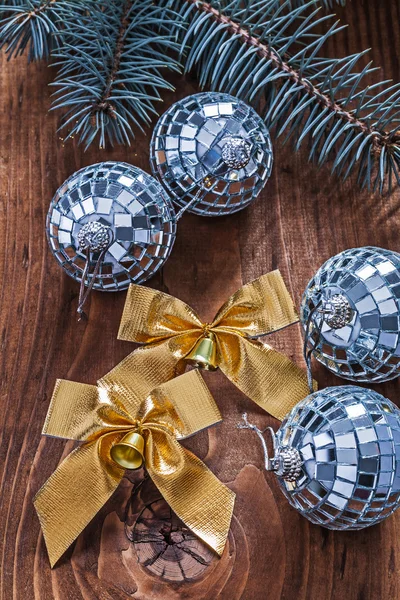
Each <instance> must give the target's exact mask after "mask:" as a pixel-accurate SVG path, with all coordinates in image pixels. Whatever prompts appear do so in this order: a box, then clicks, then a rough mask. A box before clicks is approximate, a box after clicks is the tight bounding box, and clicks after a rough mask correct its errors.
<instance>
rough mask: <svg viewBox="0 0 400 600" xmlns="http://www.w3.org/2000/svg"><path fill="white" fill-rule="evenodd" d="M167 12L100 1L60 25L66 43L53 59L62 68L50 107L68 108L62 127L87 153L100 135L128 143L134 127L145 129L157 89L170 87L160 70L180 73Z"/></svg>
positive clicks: (146, 1)
mask: <svg viewBox="0 0 400 600" xmlns="http://www.w3.org/2000/svg"><path fill="white" fill-rule="evenodd" d="M171 25H174V27H178V24H176V23H175V20H174V19H173V16H172V13H171V12H170V11H169V10H168V9H165V8H162V7H161V8H160V7H158V6H157V5H155V4H153V3H152V1H151V0H135V1H134V2H133V1H132V0H102V2H97V3H96V2H95V3H94V4H93V5H92V6H91V8H90V11H88V13H87V14H86V15H81V16H80V17H79V18H77V16H76V13H74V11H71V13H70V15H66V18H65V19H64V32H63V34H62V39H63V44H62V46H61V47H60V49H59V50H57V51H56V52H54V53H53V57H54V58H55V60H56V63H55V65H56V66H57V67H58V68H59V72H58V75H57V78H56V80H55V83H54V85H55V86H57V88H58V90H57V92H56V94H55V96H56V99H55V101H54V103H53V107H52V108H53V109H56V108H62V109H67V112H66V114H65V115H64V117H63V121H62V125H61V127H62V128H68V131H69V132H68V135H67V138H68V137H73V136H74V135H79V141H81V142H84V143H85V144H86V147H87V146H89V145H90V144H91V143H92V142H93V140H94V139H95V138H96V137H98V139H99V144H100V147H105V145H106V142H107V141H108V142H110V143H111V144H113V143H114V142H117V143H127V144H130V141H131V139H132V138H133V137H134V132H133V128H132V123H134V124H135V125H136V126H137V127H139V128H140V129H142V123H144V124H147V125H148V124H150V121H151V116H152V115H153V114H156V111H155V108H154V102H156V101H159V100H161V97H160V90H161V89H172V86H171V84H170V83H169V82H168V81H166V79H165V78H164V77H163V76H162V74H161V70H162V69H169V70H175V71H178V70H179V63H178V61H177V59H175V58H173V56H172V55H171V54H168V52H167V51H168V50H170V51H172V52H174V53H175V55H178V50H179V44H178V43H177V42H175V41H174V40H173V39H172V34H171Z"/></svg>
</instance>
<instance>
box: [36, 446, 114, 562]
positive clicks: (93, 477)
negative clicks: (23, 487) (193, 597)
mask: <svg viewBox="0 0 400 600" xmlns="http://www.w3.org/2000/svg"><path fill="white" fill-rule="evenodd" d="M105 437H106V438H107V437H109V436H105ZM100 448H101V443H100V442H99V441H98V442H93V443H90V444H84V445H82V446H80V447H79V448H76V449H75V450H74V451H73V452H72V453H71V454H69V455H68V456H67V457H66V458H65V459H64V461H63V462H62V463H61V464H60V465H59V467H58V468H57V469H56V471H54V473H53V474H52V475H51V477H49V479H48V480H47V481H46V483H45V484H44V485H43V487H42V488H41V489H40V490H39V492H38V493H37V494H36V497H35V499H34V501H33V502H34V505H35V509H36V512H37V514H38V517H39V521H40V524H41V527H42V531H43V536H44V540H45V542H46V547H47V552H48V554H49V559H50V564H51V567H54V565H55V564H56V562H57V561H58V560H59V558H61V556H62V555H63V554H64V552H65V551H66V550H67V549H68V548H69V546H70V545H71V544H72V542H74V541H75V540H76V538H77V537H78V535H79V534H80V533H81V532H82V531H83V529H84V528H85V527H86V526H87V525H88V523H89V522H90V521H91V520H92V519H93V517H94V516H95V515H96V513H97V512H98V511H99V510H100V509H101V508H102V506H103V505H104V504H105V503H106V502H107V500H108V499H109V498H110V496H111V495H112V494H113V492H114V491H115V489H116V488H117V487H118V484H119V483H120V481H121V479H122V477H123V475H124V470H123V469H121V468H120V467H118V466H116V465H115V466H114V465H113V464H111V462H110V463H109V464H107V463H104V462H103V460H102V459H101V458H100Z"/></svg>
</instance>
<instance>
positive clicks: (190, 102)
mask: <svg viewBox="0 0 400 600" xmlns="http://www.w3.org/2000/svg"><path fill="white" fill-rule="evenodd" d="M150 161H151V167H152V170H153V173H154V175H158V176H159V178H160V180H161V182H162V183H163V185H164V186H165V188H166V189H167V190H168V192H169V193H170V194H171V196H172V199H173V201H174V202H176V203H177V204H178V205H179V206H180V207H181V208H184V207H186V206H188V205H189V206H188V211H189V212H193V213H196V214H199V215H204V216H214V215H227V214H230V213H234V212H236V211H238V210H241V209H242V208H245V207H246V206H248V205H249V204H250V203H251V202H252V201H253V200H254V199H255V198H256V197H257V195H258V194H259V193H260V191H261V190H262V188H263V187H264V185H265V183H266V181H267V179H268V178H269V176H270V174H271V169H272V144H271V138H270V135H269V133H268V129H267V128H266V126H265V124H264V122H263V120H262V119H261V118H260V117H259V115H258V114H257V113H256V112H255V110H254V109H253V108H251V107H250V106H248V105H247V104H245V103H244V102H242V101H241V100H239V99H238V98H234V97H233V96H229V95H228V94H220V93H216V92H205V93H201V94H195V95H193V96H188V97H187V98H184V99H183V100H180V101H179V102H177V103H176V104H174V105H173V106H171V108H169V110H167V111H166V113H164V114H163V115H162V117H161V118H160V120H159V121H158V123H157V125H156V127H155V129H154V132H153V137H152V141H151V147H150ZM190 203H191V204H190Z"/></svg>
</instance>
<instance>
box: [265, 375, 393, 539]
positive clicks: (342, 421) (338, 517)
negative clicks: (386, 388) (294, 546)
mask: <svg viewBox="0 0 400 600" xmlns="http://www.w3.org/2000/svg"><path fill="white" fill-rule="evenodd" d="M290 453H291V454H290ZM285 460H286V463H285ZM299 464H300V465H301V467H300V468H299V467H298V465H299ZM296 469H297V471H296ZM270 470H274V471H275V472H276V474H277V476H278V480H279V482H280V485H281V487H282V489H283V492H284V494H285V496H286V497H287V499H288V500H289V502H290V504H291V505H292V506H293V507H294V508H296V509H297V510H298V511H299V512H300V513H301V514H302V515H304V516H305V517H307V519H309V520H310V521H311V522H312V523H316V524H318V525H323V526H324V527H327V528H328V529H362V528H364V527H368V526H370V525H374V524H375V523H378V522H379V521H382V520H383V519H385V518H386V517H388V516H389V515H390V514H392V512H394V511H395V510H396V508H398V506H399V502H400V411H399V409H398V408H397V407H396V406H395V405H394V404H393V403H392V402H390V401H389V400H387V399H386V398H384V397H383V396H381V395H380V394H377V393H376V392H374V391H372V390H368V389H364V388H361V387H358V386H342V387H330V388H326V389H325V390H322V391H319V392H315V393H313V394H311V395H310V396H308V397H307V398H305V400H303V401H302V402H300V403H299V404H297V405H296V406H295V407H294V409H293V410H292V411H291V412H290V413H289V415H288V417H287V418H286V419H285V420H284V422H283V423H282V425H281V427H280V429H279V430H278V432H277V434H276V439H275V456H274V458H273V459H272V460H271V461H270ZM293 473H295V476H293Z"/></svg>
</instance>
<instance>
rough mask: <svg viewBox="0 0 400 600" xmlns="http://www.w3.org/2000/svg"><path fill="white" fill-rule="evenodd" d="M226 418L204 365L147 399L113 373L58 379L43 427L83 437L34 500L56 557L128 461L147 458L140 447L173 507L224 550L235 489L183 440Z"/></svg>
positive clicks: (52, 556) (50, 432)
mask: <svg viewBox="0 0 400 600" xmlns="http://www.w3.org/2000/svg"><path fill="white" fill-rule="evenodd" d="M114 371H115V370H114ZM112 373H113V372H112ZM110 390H111V392H110ZM116 390H119V391H120V395H118V394H116ZM220 420H221V416H220V414H219V411H218V409H217V407H216V405H215V403H214V400H213V398H212V396H211V394H210V392H209V391H208V389H207V387H206V385H205V383H204V381H203V379H202V378H201V376H200V374H199V373H198V372H197V371H190V372H189V373H186V374H184V375H182V376H181V377H178V378H176V379H174V380H172V381H168V382H166V383H163V384H160V385H158V387H156V388H155V389H153V390H151V392H150V393H149V394H148V396H147V397H145V398H144V399H143V400H142V402H138V400H137V396H136V395H132V396H130V392H129V387H126V386H125V385H124V384H123V383H121V382H119V381H118V379H116V378H114V376H110V374H109V375H108V378H107V379H106V380H104V379H103V380H100V382H99V385H98V386H91V385H85V384H79V383H74V382H69V381H62V380H59V381H57V383H56V387H55V390H54V393H53V397H52V400H51V404H50V407H49V411H48V416H47V418H46V422H45V426H44V429H43V433H44V434H46V435H52V436H57V437H63V438H67V439H75V440H77V441H81V442H83V444H82V445H81V446H80V447H78V448H77V449H76V450H74V451H73V452H72V453H71V454H70V455H69V456H67V458H66V459H65V460H64V461H63V462H62V463H61V464H60V465H59V467H58V468H57V469H56V471H55V472H54V473H53V475H52V476H51V477H50V478H49V479H48V480H47V481H46V483H45V484H44V485H43V487H42V488H41V489H40V490H39V492H38V493H37V495H36V498H35V500H34V504H35V508H36V510H37V513H38V516H39V520H40V523H41V526H42V530H43V534H44V538H45V541H46V546H47V549H48V553H49V558H50V562H51V565H52V566H54V564H55V563H56V562H57V560H58V559H59V558H60V557H61V555H62V554H63V553H64V552H65V550H66V549H67V548H68V547H69V546H70V545H71V544H72V542H73V541H74V540H75V539H76V538H77V536H78V535H79V534H80V533H81V531H82V530H83V529H84V527H86V525H87V524H88V523H89V521H90V520H91V519H92V518H93V517H94V516H95V514H96V513H97V512H98V511H99V510H100V508H101V507H102V506H103V505H104V503H105V502H106V501H107V500H108V498H109V497H110V496H111V494H112V493H113V492H114V491H115V489H116V488H117V486H118V484H119V483H120V481H121V479H122V477H123V475H124V468H122V467H121V465H123V466H126V467H128V468H130V467H131V465H133V467H134V466H135V464H137V465H139V463H140V461H139V460H138V455H142V456H144V459H145V465H146V468H147V470H148V473H149V475H150V476H151V477H152V479H153V480H154V483H155V484H156V486H157V487H158V489H159V490H160V493H161V494H162V496H163V497H164V498H165V500H166V501H167V502H168V503H169V504H170V506H171V508H172V510H173V511H174V512H175V513H176V514H177V515H178V517H179V518H180V519H181V520H182V521H183V522H184V523H186V525H187V526H188V527H190V528H191V529H193V531H194V532H195V533H196V534H197V535H198V536H199V537H200V538H201V539H202V540H203V541H204V542H205V543H207V544H209V545H210V546H211V547H212V548H213V549H214V550H215V551H216V552H217V553H218V554H221V553H222V551H223V549H224V546H225V542H226V538H227V535H228V531H229V524H230V520H231V517H232V512H233V504H234V498H235V495H234V493H233V492H232V491H231V490H229V489H228V488H226V487H225V486H224V485H223V484H222V483H221V482H220V481H219V480H218V479H217V478H216V477H215V476H214V475H213V474H212V473H211V471H209V470H208V468H207V467H206V466H205V465H204V463H202V461H200V459H198V458H197V457H196V456H194V455H193V454H192V453H191V452H189V451H188V450H186V449H185V448H183V447H182V446H181V445H180V444H179V442H178V440H179V439H182V438H185V437H187V436H189V435H192V434H193V433H196V432H197V431H199V430H201V429H203V428H204V427H208V426H210V425H213V424H215V423H217V422H218V421H220ZM138 431H139V437H138V438H136V437H134V436H135V434H136V436H137V432H138ZM128 438H129V439H128ZM139 438H142V441H141V440H140V439H139ZM142 442H143V443H142ZM117 446H118V447H119V448H117V449H116V447H117ZM128 446H130V447H131V448H132V449H133V450H134V454H135V452H136V454H135V456H133V455H131V454H132V453H129V448H128V449H127V447H128ZM132 456H133V458H135V459H136V460H133V459H132ZM114 459H116V460H114ZM133 467H132V468H133ZM208 495H210V497H208Z"/></svg>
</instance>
